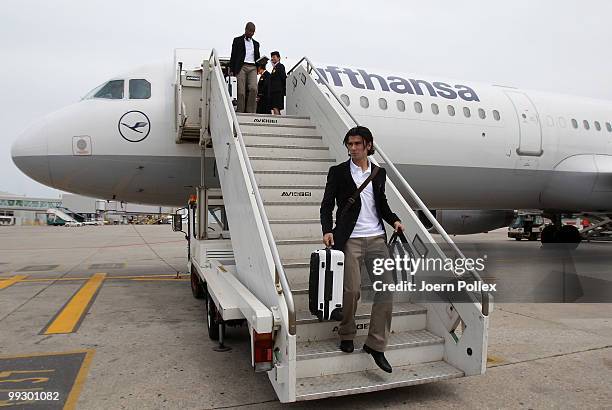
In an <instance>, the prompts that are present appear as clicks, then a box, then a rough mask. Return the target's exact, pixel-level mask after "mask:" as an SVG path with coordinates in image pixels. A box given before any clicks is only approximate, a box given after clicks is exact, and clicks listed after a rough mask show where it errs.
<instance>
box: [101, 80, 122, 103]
mask: <svg viewBox="0 0 612 410" xmlns="http://www.w3.org/2000/svg"><path fill="white" fill-rule="evenodd" d="M94 98H106V99H108V100H121V99H123V80H111V81H109V82H107V83H106V84H104V85H103V86H102V88H100V90H99V91H98V92H97V93H95V94H94Z"/></svg>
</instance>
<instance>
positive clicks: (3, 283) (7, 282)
mask: <svg viewBox="0 0 612 410" xmlns="http://www.w3.org/2000/svg"><path fill="white" fill-rule="evenodd" d="M27 277H28V275H15V276H13V277H10V278H8V279H3V280H0V290H2V289H6V288H8V287H9V286H12V285H14V284H15V283H18V282H21V281H23V280H24V279H25V278H27Z"/></svg>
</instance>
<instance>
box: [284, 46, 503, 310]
mask: <svg viewBox="0 0 612 410" xmlns="http://www.w3.org/2000/svg"><path fill="white" fill-rule="evenodd" d="M304 61H305V62H306V72H307V73H308V74H310V75H311V73H312V71H314V72H315V73H317V76H318V77H319V81H320V83H321V84H323V85H325V87H326V88H327V89H328V90H329V92H330V93H331V94H332V95H333V96H334V98H335V99H336V101H338V103H339V104H340V106H341V107H342V108H343V109H344V111H345V112H346V114H347V115H348V116H349V117H350V118H351V120H353V122H354V123H355V125H358V126H359V125H361V124H360V123H359V121H357V118H355V117H354V116H353V114H352V113H351V112H350V110H349V109H348V107H347V105H346V104H345V103H344V101H342V99H341V98H340V97H339V96H338V94H337V93H336V91H335V90H334V89H333V88H332V87H331V86H330V85H329V82H328V81H327V79H325V77H323V75H321V73H320V72H319V70H317V69H316V66H315V65H314V64H312V62H311V61H310V59H309V58H308V57H306V56H304V57H302V58H301V59H300V61H298V62H297V63H296V64H295V65H294V66H293V67H292V68H291V69H290V70H289V71H288V72H287V76H289V75H291V73H292V72H293V70H295V69H296V68H297V67H299V66H300V65H301V64H302V63H303V62H304ZM373 146H374V149H375V150H376V152H377V153H378V154H379V155H380V156H381V157H382V159H383V160H384V161H385V169H387V167H388V169H390V170H391V172H392V174H393V175H394V176H395V178H397V180H398V181H399V182H400V184H401V185H402V187H403V188H404V189H406V191H408V194H409V195H410V197H411V198H412V200H413V201H414V202H415V203H416V204H417V206H418V207H419V208H420V210H421V212H422V213H423V215H425V217H426V218H427V220H428V221H429V222H430V223H431V224H432V226H433V227H434V228H436V231H438V233H439V234H440V235H441V236H442V238H443V239H444V241H445V242H446V243H447V244H448V245H449V246H450V247H451V248H452V249H453V251H455V253H456V254H457V255H458V256H459V258H461V259H465V256H464V255H463V252H461V250H460V249H459V247H457V245H456V244H455V242H453V240H452V239H451V237H450V236H449V235H448V234H447V233H446V231H445V230H444V228H443V227H442V225H440V223H439V222H438V220H437V219H436V218H435V217H434V216H433V214H432V213H431V211H429V208H427V206H425V203H424V202H423V201H422V200H421V198H419V196H418V195H417V193H416V192H415V191H414V190H413V189H412V187H411V186H410V184H408V182H407V181H406V179H405V178H404V177H403V176H402V174H400V172H399V171H398V169H397V168H396V167H395V165H393V163H392V162H391V160H390V159H389V157H388V156H387V154H385V152H384V151H383V150H382V149H381V148H380V146H379V145H377V144H376V143H375V142H374V143H373ZM466 271H468V272H469V273H470V274H471V275H473V276H474V277H475V278H476V280H478V281H480V282H481V283H482V278H481V277H480V275H479V274H478V272H476V271H474V270H470V269H466ZM453 274H454V275H455V276H456V277H459V276H463V275H458V274H457V273H455V271H453ZM480 293H481V305H482V309H481V312H482V314H483V315H484V316H488V315H489V302H490V299H491V295H490V294H489V292H486V291H484V290H481V291H480Z"/></svg>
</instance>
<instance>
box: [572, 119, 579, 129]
mask: <svg viewBox="0 0 612 410" xmlns="http://www.w3.org/2000/svg"><path fill="white" fill-rule="evenodd" d="M572 127H574V128H575V129H577V128H578V121H576V120H575V119H574V118H572Z"/></svg>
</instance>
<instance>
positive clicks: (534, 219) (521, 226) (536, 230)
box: [508, 214, 544, 241]
mask: <svg viewBox="0 0 612 410" xmlns="http://www.w3.org/2000/svg"><path fill="white" fill-rule="evenodd" d="M543 229H544V218H543V217H542V216H541V215H529V214H526V215H518V216H517V217H516V218H514V220H513V221H512V223H511V224H510V226H508V238H514V239H516V240H517V241H520V240H521V239H528V240H530V241H535V240H538V239H539V238H540V234H541V233H542V230H543Z"/></svg>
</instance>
